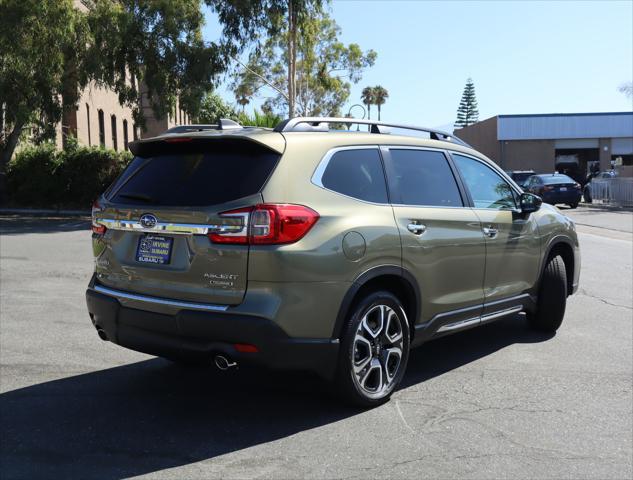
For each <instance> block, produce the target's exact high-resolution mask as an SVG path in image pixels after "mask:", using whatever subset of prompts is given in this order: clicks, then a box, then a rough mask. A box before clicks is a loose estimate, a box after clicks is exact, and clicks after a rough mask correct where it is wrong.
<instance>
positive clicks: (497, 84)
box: [205, 0, 633, 129]
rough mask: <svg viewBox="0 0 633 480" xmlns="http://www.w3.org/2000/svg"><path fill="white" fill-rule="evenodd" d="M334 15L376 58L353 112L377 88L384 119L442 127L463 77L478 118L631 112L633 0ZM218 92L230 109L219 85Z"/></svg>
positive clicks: (212, 27)
mask: <svg viewBox="0 0 633 480" xmlns="http://www.w3.org/2000/svg"><path fill="white" fill-rule="evenodd" d="M330 8H331V13H332V16H333V17H334V19H335V20H336V22H337V23H338V24H339V26H340V27H341V29H342V36H341V39H342V40H343V41H344V42H346V43H352V42H354V43H358V44H359V45H360V46H361V48H363V49H365V50H366V49H370V48H371V49H374V50H375V51H376V52H377V53H378V58H377V61H376V64H375V65H374V66H373V67H371V68H369V69H367V70H366V71H365V74H364V76H363V79H362V80H361V81H360V83H359V84H357V85H354V86H353V87H352V94H351V96H350V99H349V100H350V101H349V105H351V104H353V103H357V102H358V101H359V96H360V91H361V90H362V88H363V87H365V86H367V85H377V84H380V85H382V86H384V87H385V88H387V89H388V90H389V99H388V101H387V103H386V104H385V105H384V106H383V109H382V118H383V120H390V121H400V122H405V123H414V124H419V125H428V126H435V127H437V126H442V127H444V128H447V129H448V127H449V126H451V125H452V122H454V120H455V116H456V110H457V106H458V104H459V99H460V97H461V94H462V90H463V88H464V84H465V82H466V79H467V78H468V77H472V78H473V80H474V82H475V89H476V92H477V100H478V102H479V118H480V119H485V118H488V117H491V116H494V115H497V114H517V113H567V112H600V111H627V110H628V111H630V110H632V109H633V105H632V102H631V100H630V99H627V98H626V97H625V96H624V95H623V94H622V93H620V92H618V86H619V85H620V84H621V83H623V82H625V81H631V80H632V79H633V1H631V0H628V1H598V2H588V1H560V2H536V1H525V2H520V1H488V2H483V1H482V2H480V1H466V2H462V1H449V2H432V1H408V2H407V1H376V0H375V1H360V0H357V1H351V0H346V1H343V0H339V1H334V2H333V3H332V4H331V7H330ZM207 23H208V24H207V27H206V28H205V38H206V39H207V40H214V39H217V38H218V36H219V27H218V24H217V21H216V20H215V18H214V17H213V15H211V14H209V13H208V14H207ZM268 92H269V91H268V90H266V93H268ZM220 93H221V94H222V96H223V97H225V98H226V99H227V100H229V101H230V102H234V98H233V96H232V95H231V93H230V92H227V91H226V90H225V89H224V88H220ZM270 95H272V92H270ZM258 103H260V102H258ZM247 108H248V107H247ZM347 108H348V107H346V108H345V110H344V111H347ZM358 112H359V109H355V111H354V113H355V115H358ZM372 118H375V112H372Z"/></svg>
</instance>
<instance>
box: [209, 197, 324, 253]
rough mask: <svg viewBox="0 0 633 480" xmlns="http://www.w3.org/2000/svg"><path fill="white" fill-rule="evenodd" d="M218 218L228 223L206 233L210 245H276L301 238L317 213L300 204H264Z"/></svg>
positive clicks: (231, 212) (234, 211)
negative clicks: (217, 229) (210, 242)
mask: <svg viewBox="0 0 633 480" xmlns="http://www.w3.org/2000/svg"><path fill="white" fill-rule="evenodd" d="M220 217H221V218H222V219H223V220H225V221H226V220H228V222H227V224H226V225H225V224H223V225H222V226H221V227H220V228H219V231H216V232H213V233H210V234H209V239H210V240H211V241H212V242H214V243H234V244H235V243H237V244H251V245H279V244H285V243H294V242H296V241H298V240H300V239H301V238H303V237H304V236H305V234H306V233H308V231H310V229H311V228H312V226H313V225H314V224H315V223H316V222H317V220H318V219H319V214H318V213H317V212H315V211H314V210H312V209H311V208H308V207H304V206H303V205H290V204H273V203H264V204H261V205H256V206H254V207H252V208H241V209H239V210H231V211H228V212H223V213H221V214H220ZM233 219H235V221H236V222H233V221H232V220H233Z"/></svg>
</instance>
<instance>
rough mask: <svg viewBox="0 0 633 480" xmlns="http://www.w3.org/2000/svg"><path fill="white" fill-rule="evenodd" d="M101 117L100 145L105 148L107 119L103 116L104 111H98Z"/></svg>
mask: <svg viewBox="0 0 633 480" xmlns="http://www.w3.org/2000/svg"><path fill="white" fill-rule="evenodd" d="M97 114H98V116H99V145H101V146H102V147H105V117H104V116H103V110H99V111H98V113H97Z"/></svg>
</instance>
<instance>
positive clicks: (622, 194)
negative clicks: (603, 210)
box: [591, 177, 633, 206]
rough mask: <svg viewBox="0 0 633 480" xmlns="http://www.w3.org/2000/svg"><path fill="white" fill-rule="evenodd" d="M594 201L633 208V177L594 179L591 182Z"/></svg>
mask: <svg viewBox="0 0 633 480" xmlns="http://www.w3.org/2000/svg"><path fill="white" fill-rule="evenodd" d="M591 198H592V199H593V200H594V201H596V200H597V201H600V202H603V203H611V204H616V205H622V206H633V177H619V178H618V177H615V178H594V179H593V180H591Z"/></svg>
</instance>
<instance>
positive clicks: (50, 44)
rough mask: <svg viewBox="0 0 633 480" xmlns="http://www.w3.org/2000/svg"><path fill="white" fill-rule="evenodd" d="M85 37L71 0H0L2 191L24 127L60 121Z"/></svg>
mask: <svg viewBox="0 0 633 480" xmlns="http://www.w3.org/2000/svg"><path fill="white" fill-rule="evenodd" d="M87 42H88V32H87V24H86V22H85V17H84V16H82V15H81V14H80V13H79V12H78V11H77V10H76V9H75V8H73V4H72V1H71V0H0V109H1V111H2V116H3V118H2V127H3V128H2V131H1V132H0V144H1V145H0V148H1V152H0V182H1V183H0V197H4V193H5V192H6V190H5V187H4V186H5V182H4V180H5V174H6V168H7V164H8V162H9V160H10V159H11V156H12V155H13V152H14V151H15V148H16V146H17V144H18V141H19V139H20V135H21V133H22V131H23V129H24V127H25V126H26V125H27V124H30V123H32V122H34V121H38V122H40V123H43V124H45V125H46V124H55V123H57V122H59V121H60V119H61V116H62V102H61V97H62V94H63V93H64V85H65V82H66V81H67V79H68V77H69V76H70V75H71V74H72V73H74V72H71V66H72V67H73V68H77V67H79V66H81V64H82V63H83V61H84V58H85V57H84V53H85V45H86V43H87ZM80 80H81V79H79V80H78V81H80ZM83 83H85V79H83ZM2 199H3V198H2Z"/></svg>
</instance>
